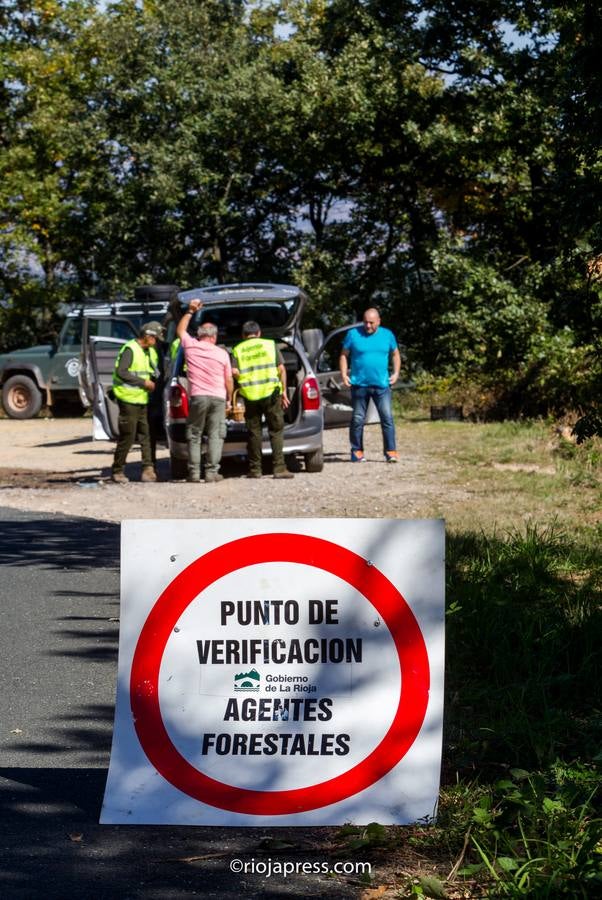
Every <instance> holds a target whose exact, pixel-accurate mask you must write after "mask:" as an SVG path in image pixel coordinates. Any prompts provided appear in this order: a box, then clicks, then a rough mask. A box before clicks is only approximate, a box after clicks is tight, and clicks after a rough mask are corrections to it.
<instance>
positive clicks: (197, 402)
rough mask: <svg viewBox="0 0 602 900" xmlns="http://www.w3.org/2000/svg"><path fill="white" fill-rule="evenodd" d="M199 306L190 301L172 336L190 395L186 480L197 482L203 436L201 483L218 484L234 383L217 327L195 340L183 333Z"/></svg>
mask: <svg viewBox="0 0 602 900" xmlns="http://www.w3.org/2000/svg"><path fill="white" fill-rule="evenodd" d="M202 305H203V304H202V303H201V301H200V300H191V301H190V304H189V306H188V311H187V312H185V313H184V315H183V316H182V318H181V319H180V321H179V322H178V327H177V329H176V333H177V335H178V337H179V338H180V341H181V343H182V348H183V350H184V356H185V358H186V374H187V376H188V389H189V393H190V411H189V413H188V420H187V422H186V441H187V443H188V481H196V482H198V481H200V480H201V438H202V437H203V433H205V434H206V435H207V455H206V458H205V482H206V483H210V482H214V481H221V480H222V478H223V475H220V474H219V464H220V460H221V458H222V449H223V446H224V438H225V436H226V403H227V404H228V405H230V404H231V402H232V392H233V389H234V384H233V381H232V366H231V363H230V355H229V354H228V352H227V351H226V350H224V349H223V348H222V347H217V346H216V341H217V327H216V326H215V325H211V324H210V323H208V322H207V323H205V324H204V325H201V326H200V328H199V329H198V332H197V337H196V338H193V337H191V336H190V335H189V334H188V331H187V330H186V329H187V328H188V325H189V323H190V318H191V316H193V315H194V314H195V312H197V311H198V310H199V309H200V308H201V306H202Z"/></svg>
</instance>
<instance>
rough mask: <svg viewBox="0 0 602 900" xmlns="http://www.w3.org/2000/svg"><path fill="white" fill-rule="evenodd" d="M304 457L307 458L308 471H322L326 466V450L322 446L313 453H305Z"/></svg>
mask: <svg viewBox="0 0 602 900" xmlns="http://www.w3.org/2000/svg"><path fill="white" fill-rule="evenodd" d="M303 459H304V460H305V471H306V472H321V471H322V469H323V468H324V450H323V448H322V447H319V448H318V449H317V450H314V451H313V452H312V453H304V454H303Z"/></svg>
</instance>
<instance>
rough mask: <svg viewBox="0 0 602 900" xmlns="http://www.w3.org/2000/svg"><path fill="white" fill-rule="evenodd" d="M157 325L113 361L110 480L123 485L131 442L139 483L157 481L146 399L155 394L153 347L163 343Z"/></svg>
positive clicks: (144, 331) (149, 324) (144, 328)
mask: <svg viewBox="0 0 602 900" xmlns="http://www.w3.org/2000/svg"><path fill="white" fill-rule="evenodd" d="M163 336H164V331H163V326H162V325H161V323H160V322H147V323H146V325H143V326H142V329H141V330H140V335H139V337H137V338H134V339H133V340H131V341H128V342H127V344H124V345H123V347H122V348H121V350H120V351H119V355H118V357H117V359H116V361H115V369H114V371H113V396H114V397H115V399H116V400H117V403H118V406H119V439H118V441H117V446H116V447H115V456H114V458H113V469H112V480H113V481H115V482H116V483H117V484H125V483H126V482H127V481H128V480H129V479H128V478H127V476H126V475H125V473H124V471H123V470H124V467H125V461H126V458H127V455H128V453H129V451H130V449H131V447H132V444H133V443H134V441H136V440H137V441H138V442H139V444H140V449H141V451H142V479H141V480H142V481H156V480H157V475H156V473H155V469H154V467H153V459H152V454H151V440H150V431H149V425H148V414H147V413H148V398H149V395H150V394H151V393H152V392H153V391H154V390H155V383H156V381H157V375H158V372H157V364H158V359H159V357H158V354H157V351H156V349H155V348H156V344H157V341H158V340H163Z"/></svg>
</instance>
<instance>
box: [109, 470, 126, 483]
mask: <svg viewBox="0 0 602 900" xmlns="http://www.w3.org/2000/svg"><path fill="white" fill-rule="evenodd" d="M129 480H130V479H129V478H128V477H127V475H124V474H123V472H113V474H112V475H111V481H114V482H115V484H128V482H129Z"/></svg>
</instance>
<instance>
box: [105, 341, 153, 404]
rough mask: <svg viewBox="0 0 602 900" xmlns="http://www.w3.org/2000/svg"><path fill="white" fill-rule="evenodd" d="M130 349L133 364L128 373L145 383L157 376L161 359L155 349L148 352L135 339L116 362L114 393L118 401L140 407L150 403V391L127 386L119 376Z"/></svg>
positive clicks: (126, 345)
mask: <svg viewBox="0 0 602 900" xmlns="http://www.w3.org/2000/svg"><path fill="white" fill-rule="evenodd" d="M128 347H129V348H130V350H131V351H132V362H131V363H130V366H129V368H128V372H131V373H132V375H137V376H138V378H143V379H144V380H145V381H148V380H149V379H150V377H151V376H152V375H155V374H156V372H157V364H158V361H159V357H158V354H157V351H156V350H155V348H154V347H150V348H149V350H148V351H146V350H145V349H144V348H143V347H141V346H140V344H139V343H138V341H137V340H136V339H135V338H134V340H131V341H128V342H127V344H124V345H123V347H122V348H121V350H120V351H119V354H118V356H117V359H116V360H115V369H114V370H113V393H114V394H115V396H116V397H117V399H118V400H123V402H124V403H134V404H136V405H138V406H143V405H146V404H147V403H148V391H147V390H146V388H144V387H139V386H138V385H134V384H126V383H125V382H124V381H122V380H121V378H120V377H119V375H118V374H117V369H118V368H119V362H120V360H121V357H122V355H123V353H124V351H125V350H126V348H128Z"/></svg>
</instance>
